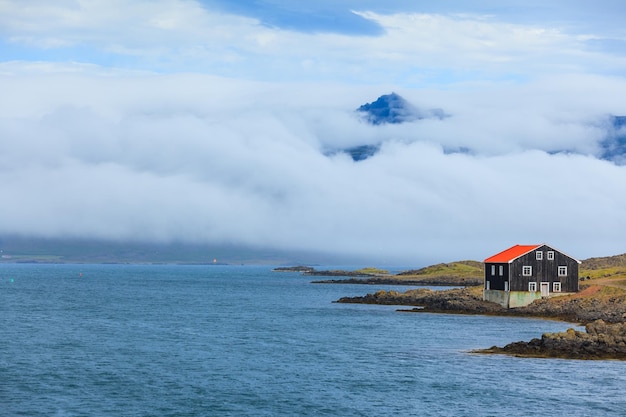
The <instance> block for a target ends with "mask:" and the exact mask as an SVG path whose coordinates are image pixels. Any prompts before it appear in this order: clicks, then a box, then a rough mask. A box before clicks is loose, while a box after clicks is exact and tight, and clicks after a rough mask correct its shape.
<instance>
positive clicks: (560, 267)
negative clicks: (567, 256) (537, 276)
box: [557, 265, 567, 277]
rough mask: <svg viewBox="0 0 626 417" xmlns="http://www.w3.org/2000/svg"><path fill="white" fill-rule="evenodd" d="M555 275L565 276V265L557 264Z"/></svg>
mask: <svg viewBox="0 0 626 417" xmlns="http://www.w3.org/2000/svg"><path fill="white" fill-rule="evenodd" d="M557 275H558V276H560V277H566V276H567V266H564V265H559V268H558V273H557Z"/></svg>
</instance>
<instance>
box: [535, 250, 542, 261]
mask: <svg viewBox="0 0 626 417" xmlns="http://www.w3.org/2000/svg"><path fill="white" fill-rule="evenodd" d="M535 256H536V259H537V260H538V261H541V260H542V259H543V251H540V250H538V251H537V252H535Z"/></svg>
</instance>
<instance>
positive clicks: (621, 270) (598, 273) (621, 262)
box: [579, 253, 626, 280]
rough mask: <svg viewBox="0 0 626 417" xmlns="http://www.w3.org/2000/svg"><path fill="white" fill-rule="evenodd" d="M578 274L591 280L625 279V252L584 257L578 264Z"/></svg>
mask: <svg viewBox="0 0 626 417" xmlns="http://www.w3.org/2000/svg"><path fill="white" fill-rule="evenodd" d="M579 275H580V276H581V277H589V278H590V279H592V280H597V279H611V280H626V253H625V254H621V255H615V256H605V257H601V258H589V259H585V260H584V261H582V263H581V265H580V268H579Z"/></svg>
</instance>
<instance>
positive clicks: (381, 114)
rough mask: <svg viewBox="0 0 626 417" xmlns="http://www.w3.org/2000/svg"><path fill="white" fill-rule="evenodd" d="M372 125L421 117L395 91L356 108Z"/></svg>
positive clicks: (407, 120) (401, 121) (408, 120)
mask: <svg viewBox="0 0 626 417" xmlns="http://www.w3.org/2000/svg"><path fill="white" fill-rule="evenodd" d="M357 111H358V112H361V113H364V114H365V117H366V119H367V121H368V122H370V123H371V124H373V125H380V124H385V123H403V122H410V121H413V120H418V119H421V118H422V117H421V115H420V114H419V111H418V110H417V109H416V108H415V107H413V105H411V103H409V102H408V101H406V100H405V99H404V98H403V97H402V96H400V95H399V94H396V93H391V94H385V95H382V96H380V97H378V99H377V100H376V101H373V102H371V103H367V104H364V105H362V106H361V107H359V108H358V109H357Z"/></svg>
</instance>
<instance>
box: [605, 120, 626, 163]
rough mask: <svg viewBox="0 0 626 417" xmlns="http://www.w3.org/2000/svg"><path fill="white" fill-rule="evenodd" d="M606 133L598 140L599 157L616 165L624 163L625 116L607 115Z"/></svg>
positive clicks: (625, 140)
mask: <svg viewBox="0 0 626 417" xmlns="http://www.w3.org/2000/svg"><path fill="white" fill-rule="evenodd" d="M609 123H610V125H609V128H608V131H607V135H606V137H605V138H604V140H602V141H601V142H600V146H601V147H602V154H601V155H600V157H601V158H602V159H606V160H609V161H612V162H614V163H616V164H618V165H626V116H613V115H611V116H609Z"/></svg>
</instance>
